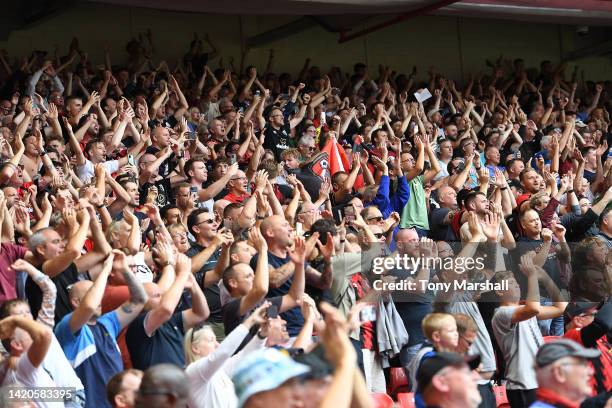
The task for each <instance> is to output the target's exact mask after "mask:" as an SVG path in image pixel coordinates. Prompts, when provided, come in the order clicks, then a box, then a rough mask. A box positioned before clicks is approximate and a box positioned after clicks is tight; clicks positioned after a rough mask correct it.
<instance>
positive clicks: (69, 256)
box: [42, 208, 89, 278]
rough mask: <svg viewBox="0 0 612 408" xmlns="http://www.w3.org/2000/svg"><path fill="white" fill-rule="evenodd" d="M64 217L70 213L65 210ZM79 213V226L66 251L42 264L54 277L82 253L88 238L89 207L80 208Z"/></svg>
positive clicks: (46, 272) (44, 269)
mask: <svg viewBox="0 0 612 408" xmlns="http://www.w3.org/2000/svg"><path fill="white" fill-rule="evenodd" d="M63 215H64V219H65V218H66V216H67V215H68V212H66V211H64V214H63ZM77 215H78V222H79V224H78V228H76V230H75V233H74V235H72V236H71V238H70V240H69V241H68V244H66V247H65V248H64V251H63V252H62V253H61V254H59V255H58V256H57V257H55V258H53V259H49V260H47V261H45V262H44V263H43V265H42V271H43V272H44V273H45V274H47V275H49V277H51V278H53V277H55V276H57V275H59V274H60V273H62V272H63V271H65V270H66V268H68V266H70V264H71V263H72V262H73V261H74V260H75V259H76V258H77V257H79V256H80V255H81V249H83V245H84V244H85V240H86V239H87V233H88V232H89V212H88V211H87V209H84V208H82V209H80V210H79V211H78V213H77Z"/></svg>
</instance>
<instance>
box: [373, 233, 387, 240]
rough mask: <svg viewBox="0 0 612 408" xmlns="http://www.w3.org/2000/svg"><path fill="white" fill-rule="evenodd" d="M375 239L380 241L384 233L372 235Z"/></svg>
mask: <svg viewBox="0 0 612 408" xmlns="http://www.w3.org/2000/svg"><path fill="white" fill-rule="evenodd" d="M373 235H374V236H375V237H376V238H377V239H381V238H382V237H384V236H385V233H384V232H377V233H375V234H373Z"/></svg>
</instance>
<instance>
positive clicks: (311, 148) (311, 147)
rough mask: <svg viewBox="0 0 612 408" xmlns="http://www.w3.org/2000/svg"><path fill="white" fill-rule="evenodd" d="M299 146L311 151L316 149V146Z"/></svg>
mask: <svg viewBox="0 0 612 408" xmlns="http://www.w3.org/2000/svg"><path fill="white" fill-rule="evenodd" d="M301 147H302V149H308V150H309V151H311V152H314V151H315V150H317V148H316V147H314V146H301Z"/></svg>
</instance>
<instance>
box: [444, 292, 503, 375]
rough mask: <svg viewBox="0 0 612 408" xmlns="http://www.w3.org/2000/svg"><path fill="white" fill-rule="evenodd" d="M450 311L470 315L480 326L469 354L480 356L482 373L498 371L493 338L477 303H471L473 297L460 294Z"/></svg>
mask: <svg viewBox="0 0 612 408" xmlns="http://www.w3.org/2000/svg"><path fill="white" fill-rule="evenodd" d="M462 295H465V296H462ZM450 311H451V313H462V314H465V315H468V316H470V317H471V318H472V319H473V320H474V322H475V323H476V326H478V334H477V335H476V340H475V341H474V343H473V344H472V346H471V347H470V350H469V352H468V354H470V355H480V371H482V372H484V373H488V372H493V371H495V370H496V369H497V365H496V363H495V352H494V351H493V343H491V337H489V332H488V331H487V327H486V326H485V324H484V320H482V315H481V314H480V311H479V310H478V306H477V305H476V303H475V302H473V301H471V295H470V294H458V295H457V297H456V298H455V301H454V302H453V303H452V304H451V307H450ZM488 382H489V381H487V380H481V381H479V383H482V384H486V383H488Z"/></svg>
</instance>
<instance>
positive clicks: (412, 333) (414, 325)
mask: <svg viewBox="0 0 612 408" xmlns="http://www.w3.org/2000/svg"><path fill="white" fill-rule="evenodd" d="M391 275H392V276H396V277H397V278H398V279H397V280H398V281H400V280H404V279H407V278H409V277H410V278H414V277H415V276H416V274H412V273H411V271H409V270H406V269H401V270H400V269H396V270H393V271H392V272H391ZM430 276H433V272H431V275H430ZM392 297H393V301H394V303H395V308H396V309H397V312H398V313H399V315H400V317H401V318H402V321H403V322H404V327H405V328H406V331H407V332H408V346H413V345H415V344H419V343H422V342H424V341H425V340H426V338H425V335H424V333H423V328H422V322H423V319H424V318H425V316H427V315H428V314H429V313H431V312H432V311H433V307H432V304H433V301H434V294H433V293H432V292H430V291H426V292H425V293H402V292H399V291H395V292H393V293H392Z"/></svg>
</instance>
